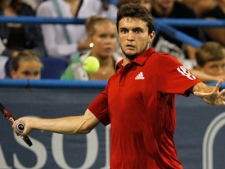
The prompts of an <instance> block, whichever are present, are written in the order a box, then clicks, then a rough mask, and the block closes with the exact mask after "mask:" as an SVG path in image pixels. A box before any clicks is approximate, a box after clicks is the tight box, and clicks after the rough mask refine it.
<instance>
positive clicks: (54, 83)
mask: <svg viewBox="0 0 225 169" xmlns="http://www.w3.org/2000/svg"><path fill="white" fill-rule="evenodd" d="M216 83H217V82H210V83H207V85H210V86H215V85H216ZM106 84H107V81H105V80H89V81H83V80H57V79H54V80H52V79H41V80H16V79H2V80H0V87H20V88H28V87H29V88H79V89H83V88H84V89H85V88H94V89H103V88H104V87H105V86H106ZM221 88H222V89H225V82H224V83H222V85H221Z"/></svg>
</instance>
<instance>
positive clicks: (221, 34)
mask: <svg viewBox="0 0 225 169" xmlns="http://www.w3.org/2000/svg"><path fill="white" fill-rule="evenodd" d="M216 2H217V5H216V6H215V7H213V8H212V9H210V10H207V11H205V12H203V14H202V18H205V19H225V0H216ZM202 31H203V33H204V35H205V38H206V39H205V40H206V41H216V42H218V43H220V44H222V45H223V46H225V27H221V28H203V29H202Z"/></svg>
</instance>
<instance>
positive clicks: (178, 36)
mask: <svg viewBox="0 0 225 169" xmlns="http://www.w3.org/2000/svg"><path fill="white" fill-rule="evenodd" d="M155 27H156V28H157V29H159V30H161V31H162V32H164V33H166V34H168V35H170V36H172V37H174V38H176V39H177V40H180V41H182V42H185V43H187V44H190V45H192V46H194V47H199V46H200V45H201V44H202V42H200V41H198V40H196V39H194V38H192V37H191V36H188V35H186V34H185V33H183V32H181V31H178V30H176V29H174V28H173V27H171V26H169V25H166V24H165V23H163V22H160V21H158V20H155Z"/></svg>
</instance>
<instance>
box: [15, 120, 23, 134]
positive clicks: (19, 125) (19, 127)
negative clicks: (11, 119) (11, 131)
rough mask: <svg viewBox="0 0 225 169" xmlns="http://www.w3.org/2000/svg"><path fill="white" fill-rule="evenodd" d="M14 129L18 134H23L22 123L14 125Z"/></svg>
mask: <svg viewBox="0 0 225 169" xmlns="http://www.w3.org/2000/svg"><path fill="white" fill-rule="evenodd" d="M16 129H17V130H18V131H19V132H20V133H22V132H23V130H24V123H21V122H20V123H18V124H17V125H16Z"/></svg>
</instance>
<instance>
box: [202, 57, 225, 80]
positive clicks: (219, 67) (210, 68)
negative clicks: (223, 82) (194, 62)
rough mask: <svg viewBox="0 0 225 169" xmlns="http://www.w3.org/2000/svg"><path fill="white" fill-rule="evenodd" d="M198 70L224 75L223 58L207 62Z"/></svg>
mask: <svg viewBox="0 0 225 169" xmlns="http://www.w3.org/2000/svg"><path fill="white" fill-rule="evenodd" d="M199 70H201V71H203V72H205V73H206V74H209V75H212V76H225V59H222V60H217V61H210V62H207V63H206V64H205V65H204V66H203V67H201V68H199Z"/></svg>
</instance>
